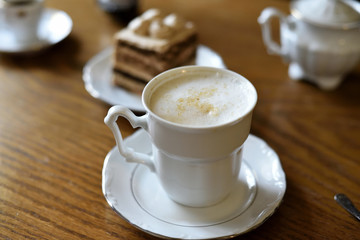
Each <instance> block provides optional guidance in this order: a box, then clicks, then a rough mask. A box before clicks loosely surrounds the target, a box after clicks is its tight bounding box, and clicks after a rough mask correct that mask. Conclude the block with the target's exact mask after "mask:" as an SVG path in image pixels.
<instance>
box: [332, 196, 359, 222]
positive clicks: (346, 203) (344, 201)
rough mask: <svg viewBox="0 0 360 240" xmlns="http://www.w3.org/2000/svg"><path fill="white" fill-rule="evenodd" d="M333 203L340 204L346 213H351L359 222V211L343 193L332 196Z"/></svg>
mask: <svg viewBox="0 0 360 240" xmlns="http://www.w3.org/2000/svg"><path fill="white" fill-rule="evenodd" d="M334 199H335V201H336V202H337V203H338V204H340V206H342V207H343V208H345V210H346V211H348V212H349V213H351V215H353V216H354V217H355V218H356V219H357V220H359V221H360V211H359V210H358V209H357V208H356V207H355V206H354V204H353V203H352V202H351V200H350V199H349V198H348V197H347V196H346V195H345V194H343V193H339V194H336V195H335V196H334Z"/></svg>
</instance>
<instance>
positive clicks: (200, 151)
mask: <svg viewBox="0 0 360 240" xmlns="http://www.w3.org/2000/svg"><path fill="white" fill-rule="evenodd" d="M184 82H187V83H189V84H195V85H196V86H200V87H198V89H196V87H195V88H194V87H193V88H191V89H190V90H189V89H188V90H184V89H183V87H184V88H185V87H186V85H185V84H183V83H184ZM199 84H200V85H199ZM201 84H204V85H201ZM171 85H172V86H171ZM166 88H167V89H168V90H170V91H171V90H175V93H174V92H170V93H166V94H165V95H162V93H161V91H163V90H160V89H166ZM176 91H177V93H176ZM187 92H188V93H190V94H189V95H187ZM178 94H179V97H177V95H178ZM159 96H160V97H159ZM161 96H165V100H164V101H163V102H162V103H164V104H165V105H166V106H165V107H169V109H170V108H171V107H172V106H173V107H174V106H175V107H174V108H173V109H175V110H176V111H177V110H179V112H178V113H177V114H178V115H179V118H178V119H175V120H179V119H180V120H181V119H182V120H184V119H185V120H186V119H187V117H185V118H182V114H185V115H184V116H194V118H196V117H195V116H197V115H201V114H198V113H200V112H202V111H203V110H205V114H207V117H208V118H206V117H205V118H201V116H200V119H201V120H199V122H198V120H196V119H193V121H190V122H189V121H188V122H186V123H183V122H174V121H172V120H166V117H167V116H165V117H162V116H159V115H162V114H163V113H155V111H156V112H157V111H158V110H159V109H162V110H164V109H165V107H164V106H160V108H159V109H157V107H156V104H157V101H159V102H160V103H161V101H162V100H161V99H162V97H161ZM169 96H171V98H172V97H173V99H172V100H169V98H168V97H169ZM203 97H204V99H203ZM212 98H214V99H215V100H214V99H213V100H211V99H212ZM229 98H230V99H229ZM159 99H160V100H159ZM238 99H240V100H238ZM229 100H230V101H229ZM154 101H155V103H154ZM172 101H173V102H172ZM194 101H195V102H194ZM201 101H202V102H201ZM238 101H241V102H242V103H241V104H243V109H240V110H239V109H238V107H239V106H237V104H234V103H237V102H238ZM256 102H257V93H256V90H255V88H254V86H253V85H252V84H251V83H250V82H249V81H248V80H247V79H245V78H244V77H242V76H241V75H239V74H237V73H235V72H232V71H229V70H226V69H218V68H211V67H201V66H187V67H179V68H175V69H172V70H168V71H166V72H164V73H162V74H159V75H158V76H156V77H155V78H153V79H152V80H151V81H150V82H149V83H148V84H147V85H146V87H145V89H144V91H143V93H142V103H143V105H144V107H145V110H146V114H145V115H143V116H140V117H137V116H135V115H134V114H133V112H131V111H130V110H129V109H128V108H126V107H123V106H121V105H117V106H113V107H111V108H110V110H109V112H108V114H107V116H106V117H105V119H104V121H105V123H106V124H107V125H108V126H109V128H110V129H111V130H112V132H113V134H114V137H115V140H116V143H117V147H118V149H119V152H120V153H121V155H122V156H124V157H125V159H126V161H128V162H136V163H140V164H144V165H146V166H148V167H149V168H150V169H151V171H153V172H154V173H155V174H156V175H157V177H158V178H159V180H160V182H161V184H162V186H163V188H164V189H165V191H166V193H167V194H168V196H169V197H170V198H171V199H173V200H174V201H176V202H178V203H180V204H183V205H186V206H191V207H205V206H210V205H213V204H216V203H218V202H220V201H221V200H223V199H224V198H225V197H226V196H227V195H228V194H229V193H230V192H231V190H232V188H233V186H234V185H235V183H236V181H238V175H239V171H240V166H241V162H242V150H243V143H244V142H245V140H246V139H247V137H248V135H249V131H250V125H251V118H252V112H253V109H254V107H255V105H256ZM179 104H180V105H179ZM241 104H239V105H241ZM160 105H161V104H160ZM184 105H185V106H184ZM188 105H191V106H192V107H193V108H192V110H195V111H194V112H195V113H194V114H189V115H186V113H184V108H186V107H188ZM169 109H165V113H166V114H167V111H168V110H169ZM234 109H235V111H232V110H234ZM222 113H225V114H226V115H225V117H223V118H221V117H219V116H222ZM118 116H122V117H125V118H126V119H127V120H128V121H129V122H130V123H131V125H132V126H133V127H134V128H136V127H141V128H143V129H145V130H146V131H147V133H148V134H149V135H150V138H151V141H152V145H153V153H152V155H146V154H142V153H138V152H135V151H134V150H132V149H130V148H127V147H126V146H125V145H124V142H123V139H122V136H121V133H120V130H119V128H118V125H117V123H116V120H117V118H118ZM168 117H170V118H171V114H168ZM213 117H219V119H220V120H219V121H220V122H218V123H217V122H216V121H213V120H212V118H213ZM204 119H205V120H204ZM206 119H210V120H209V121H208V120H206ZM173 120H174V119H173Z"/></svg>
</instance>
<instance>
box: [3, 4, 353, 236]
mask: <svg viewBox="0 0 360 240" xmlns="http://www.w3.org/2000/svg"><path fill="white" fill-rule="evenodd" d="M46 5H47V7H52V8H57V9H61V10H64V11H66V12H67V13H68V14H69V15H70V16H71V18H72V20H73V22H74V25H73V30H72V33H71V34H70V36H69V37H68V38H67V39H65V40H64V41H63V42H61V43H60V44H58V45H56V46H53V47H52V48H50V49H48V50H47V51H45V52H43V53H41V54H37V55H35V56H9V55H5V54H1V55H0V238H1V239H156V238H155V237H152V236H149V235H148V234H146V233H143V232H142V231H140V230H138V229H136V228H135V227H133V226H132V225H131V224H129V223H128V222H127V221H125V220H123V219H122V218H120V217H119V216H118V215H117V214H116V213H115V212H113V210H112V209H111V208H110V207H109V205H108V204H107V202H106V200H105V198H104V196H103V194H102V190H101V170H102V166H103V162H104V158H105V156H106V154H107V153H108V151H109V150H110V149H111V148H112V147H113V146H114V145H115V142H114V139H113V135H112V133H111V132H110V130H109V129H108V128H107V127H106V126H105V124H104V123H103V119H104V117H105V115H106V113H107V110H108V109H109V107H110V105H108V104H106V103H103V102H102V101H100V100H98V99H95V98H93V97H91V96H90V95H89V93H88V92H87V91H86V90H85V88H84V83H83V80H82V70H83V67H84V65H85V64H86V63H87V61H88V60H89V59H90V58H92V57H93V56H94V55H96V54H97V53H99V52H100V51H102V50H103V49H104V48H106V47H108V46H111V44H112V35H113V34H114V33H115V32H116V31H117V30H119V29H121V28H122V27H123V26H124V24H123V23H120V22H118V21H116V20H115V19H114V18H112V17H111V16H109V15H108V14H107V13H105V12H103V11H102V10H101V9H100V8H99V7H98V6H97V4H96V1H88V0H81V1H79V0H77V1H72V0H53V1H47V2H46ZM267 6H275V7H278V8H279V9H282V10H283V11H285V12H288V1H281V0H258V1H251V3H250V1H245V0H241V1H235V0H222V1H219V0H198V1H191V3H190V2H188V3H186V4H185V3H184V1H182V0H172V1H162V0H147V1H145V0H144V1H140V2H139V12H143V11H145V10H146V9H149V8H151V7H159V8H161V9H163V10H165V11H167V12H178V13H180V14H181V15H183V16H185V17H186V18H188V19H191V20H192V21H193V22H194V23H195V24H196V25H197V27H198V29H199V38H200V42H201V43H202V44H204V45H207V46H208V47H210V48H212V49H213V50H215V51H216V52H218V53H219V54H220V55H221V56H222V57H223V60H224V61H225V63H226V65H227V66H228V68H229V69H231V70H233V71H236V72H238V73H240V74H242V75H243V76H245V77H246V78H248V79H249V80H250V81H252V83H253V84H254V85H255V87H256V88H257V91H258V95H259V101H258V104H257V107H256V109H255V112H254V116H253V124H252V130H251V132H252V133H253V134H255V135H257V136H259V137H261V138H263V139H264V140H265V141H267V142H268V144H269V145H270V146H271V147H272V148H273V149H274V150H275V151H276V152H277V153H278V155H279V157H280V159H281V162H282V166H283V168H284V171H285V173H286V176H287V190H286V194H285V197H284V199H283V202H282V204H281V205H280V207H279V209H278V210H277V211H276V212H275V213H274V214H273V216H271V217H270V218H269V219H268V220H267V221H266V222H265V223H263V224H262V225H261V226H260V227H258V228H257V229H256V230H254V231H251V232H249V233H246V234H245V235H243V236H239V239H359V237H360V234H359V227H360V223H359V222H358V221H356V220H355V218H353V217H352V216H351V215H350V214H348V213H347V212H346V211H345V210H344V209H342V208H341V207H340V206H339V205H338V204H337V203H336V202H335V201H334V199H333V197H334V194H336V193H339V192H343V193H346V194H347V195H348V196H349V197H350V198H351V199H352V200H353V202H354V204H355V205H357V206H358V207H359V208H360V191H359V190H360V158H359V156H360V95H359V92H360V69H359V67H357V68H356V69H355V70H354V71H352V72H351V73H350V74H349V75H348V77H347V78H346V80H345V81H344V82H343V84H342V85H341V86H340V87H339V88H338V89H337V90H335V91H332V92H324V91H321V90H319V89H318V88H317V87H315V86H313V85H311V84H308V83H305V82H294V81H292V80H290V79H289V77H288V75H287V65H286V64H285V63H283V62H282V60H281V59H280V58H279V57H276V56H270V55H268V54H267V52H266V50H265V47H264V45H263V42H262V39H261V33H260V27H259V25H258V23H257V17H258V16H259V15H260V12H261V11H262V9H264V8H265V7H267ZM0 41H1V39H0ZM119 125H120V126H121V127H122V129H123V135H125V136H129V135H131V134H132V133H133V132H134V130H133V129H132V127H131V126H130V124H129V123H128V122H127V121H126V120H123V119H120V120H119Z"/></svg>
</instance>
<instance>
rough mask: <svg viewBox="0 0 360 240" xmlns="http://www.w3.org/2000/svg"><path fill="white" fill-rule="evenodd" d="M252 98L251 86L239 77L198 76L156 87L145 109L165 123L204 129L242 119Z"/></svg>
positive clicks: (251, 102)
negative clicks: (166, 121) (147, 108)
mask: <svg viewBox="0 0 360 240" xmlns="http://www.w3.org/2000/svg"><path fill="white" fill-rule="evenodd" d="M255 95H256V93H255V94H254V89H253V88H252V86H251V84H249V82H248V81H247V80H245V79H243V78H242V77H241V76H238V77H236V76H233V75H219V74H216V73H213V74H208V75H206V74H205V75H204V74H198V75H190V76H188V77H187V78H184V77H182V78H178V79H174V80H170V81H168V82H166V83H165V84H163V85H161V86H160V87H158V88H157V89H156V90H155V91H154V93H153V94H152V96H151V100H150V105H149V107H150V109H151V111H153V112H154V113H155V114H156V115H158V116H160V117H161V118H163V119H166V120H168V121H171V122H174V123H178V124H182V125H189V126H197V127H199V126H204V127H206V126H214V125H219V124H224V123H227V122H231V121H233V120H235V119H237V118H239V117H241V116H243V115H244V114H246V113H247V112H249V110H250V109H251V108H252V106H253V102H254V101H256V99H255V98H256V96H255Z"/></svg>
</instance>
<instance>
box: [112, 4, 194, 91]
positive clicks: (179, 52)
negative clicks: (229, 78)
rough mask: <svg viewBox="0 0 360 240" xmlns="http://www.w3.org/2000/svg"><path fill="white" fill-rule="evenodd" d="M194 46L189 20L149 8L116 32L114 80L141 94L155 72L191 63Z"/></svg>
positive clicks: (192, 29) (191, 24)
mask: <svg viewBox="0 0 360 240" xmlns="http://www.w3.org/2000/svg"><path fill="white" fill-rule="evenodd" d="M196 47H197V31H196V29H195V26H194V24H193V23H192V22H190V21H186V20H185V19H184V18H182V17H180V16H178V15H176V14H170V15H165V14H163V13H162V12H161V11H160V10H158V9H150V10H148V11H146V12H145V13H143V14H142V15H141V16H139V17H137V18H135V19H133V20H132V21H131V22H130V23H129V25H128V26H127V27H126V28H124V29H122V30H121V31H119V32H118V33H116V34H115V53H114V61H113V62H114V63H113V68H114V83H115V84H116V85H118V86H121V87H123V88H126V89H128V90H130V91H132V92H136V93H141V92H142V90H143V88H144V86H145V85H146V83H147V82H148V81H150V80H151V79H152V78H153V77H154V76H156V75H157V74H159V73H161V72H163V71H165V70H168V69H170V68H173V67H177V66H181V65H186V64H191V63H193V62H194V59H195V54H196Z"/></svg>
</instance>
